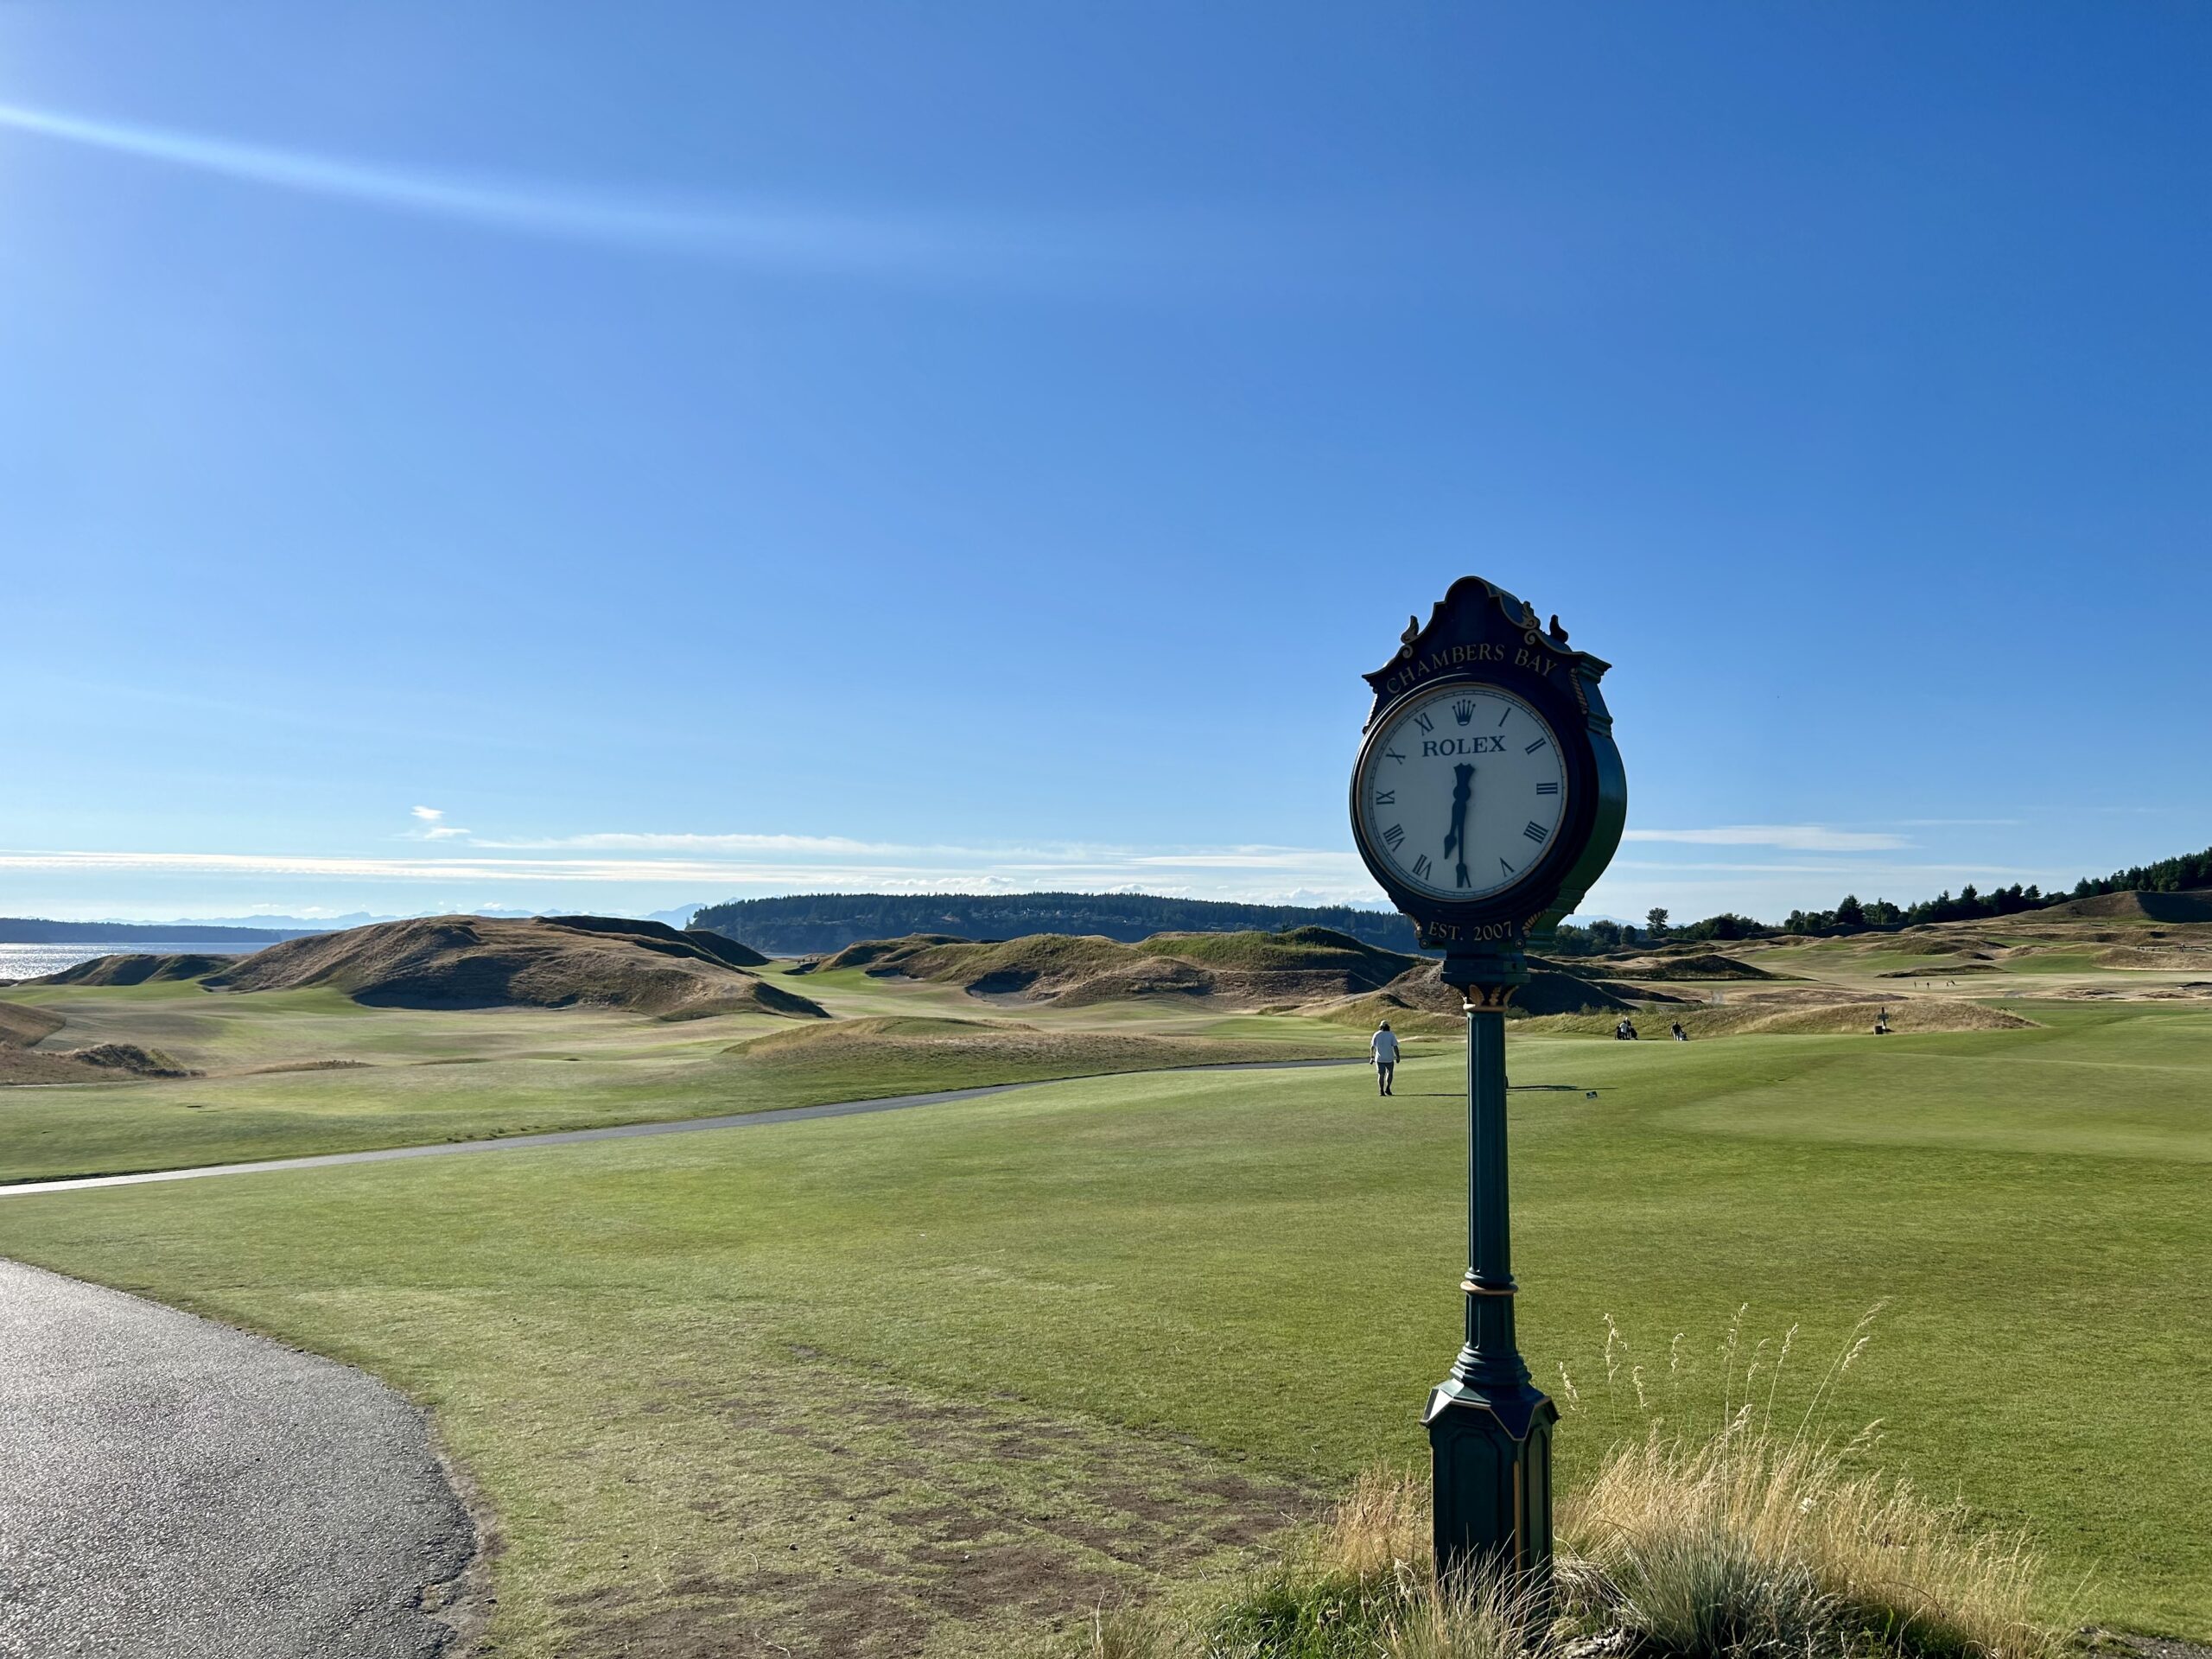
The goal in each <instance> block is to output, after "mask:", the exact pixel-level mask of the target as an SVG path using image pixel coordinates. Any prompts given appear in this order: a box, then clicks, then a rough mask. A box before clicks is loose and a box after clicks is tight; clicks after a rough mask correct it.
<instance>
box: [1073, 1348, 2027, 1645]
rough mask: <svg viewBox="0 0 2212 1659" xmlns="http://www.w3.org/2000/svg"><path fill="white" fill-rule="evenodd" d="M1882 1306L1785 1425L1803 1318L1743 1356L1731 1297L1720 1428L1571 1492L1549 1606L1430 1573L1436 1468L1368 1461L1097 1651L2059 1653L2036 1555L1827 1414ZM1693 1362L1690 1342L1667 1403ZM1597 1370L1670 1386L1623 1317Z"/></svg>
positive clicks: (1655, 1443)
mask: <svg viewBox="0 0 2212 1659" xmlns="http://www.w3.org/2000/svg"><path fill="white" fill-rule="evenodd" d="M1872 1318H1873V1315H1872V1314H1871V1313H1870V1314H1869V1315H1868V1316H1867V1318H1866V1319H1865V1320H1862V1321H1861V1322H1860V1325H1859V1328H1858V1329H1857V1330H1856V1331H1854V1332H1853V1334H1852V1338H1851V1340H1850V1341H1849V1342H1848V1343H1847V1345H1846V1347H1845V1349H1844V1351H1843V1352H1842V1353H1841V1354H1840V1355H1839V1356H1838V1357H1837V1358H1836V1361H1835V1362H1834V1363H1833V1364H1832V1365H1831V1366H1830V1367H1829V1369H1828V1371H1827V1375H1826V1376H1824V1377H1823V1378H1822V1379H1821V1382H1820V1383H1819V1385H1818V1386H1817V1387H1816V1388H1815V1389H1813V1391H1812V1394H1811V1397H1810V1399H1809V1400H1808V1402H1807V1404H1806V1406H1805V1408H1804V1411H1803V1414H1802V1417H1801V1418H1800V1419H1799V1421H1797V1422H1796V1425H1795V1426H1794V1427H1777V1426H1776V1424H1775V1422H1774V1421H1773V1416H1774V1408H1775V1402H1776V1398H1777V1394H1778V1392H1779V1385H1780V1384H1781V1383H1782V1380H1783V1372H1784V1370H1786V1368H1787V1366H1788V1363H1789V1352H1790V1349H1791V1346H1792V1344H1793V1340H1794V1337H1795V1334H1796V1333H1795V1332H1794V1331H1793V1332H1791V1333H1790V1334H1789V1335H1788V1336H1785V1337H1784V1338H1783V1339H1782V1341H1781V1343H1780V1344H1779V1346H1778V1347H1777V1346H1775V1345H1774V1344H1770V1343H1765V1342H1762V1343H1758V1344H1754V1345H1753V1346H1752V1347H1751V1349H1750V1351H1749V1352H1748V1353H1746V1352H1745V1350H1744V1348H1743V1346H1742V1341H1741V1337H1742V1330H1741V1321H1742V1315H1741V1314H1740V1313H1738V1319H1737V1321H1736V1323H1735V1324H1733V1325H1731V1326H1730V1329H1729V1332H1728V1337H1727V1340H1726V1344H1724V1346H1723V1348H1722V1351H1721V1352H1722V1357H1723V1360H1724V1367H1723V1372H1724V1377H1723V1382H1722V1388H1721V1398H1720V1400H1719V1402H1717V1403H1718V1407H1719V1414H1718V1418H1717V1423H1715V1422H1714V1421H1710V1420H1709V1421H1708V1422H1707V1425H1706V1426H1704V1427H1695V1426H1692V1427H1687V1428H1684V1427H1670V1426H1669V1423H1668V1422H1667V1421H1666V1420H1665V1419H1663V1418H1662V1417H1659V1416H1656V1415H1653V1416H1652V1417H1651V1418H1650V1428H1649V1433H1647V1434H1646V1435H1645V1436H1644V1438H1643V1440H1640V1441H1631V1442H1629V1443H1627V1444H1624V1445H1622V1446H1617V1447H1616V1448H1615V1449H1614V1450H1613V1451H1612V1452H1611V1454H1609V1455H1608V1456H1607V1457H1606V1458H1605V1460H1604V1461H1603V1463H1602V1464H1601V1465H1600V1466H1599V1470H1598V1472H1597V1475H1596V1477H1595V1478H1594V1479H1592V1481H1591V1482H1590V1483H1589V1484H1587V1485H1586V1486H1585V1487H1583V1488H1581V1489H1580V1490H1579V1491H1575V1492H1573V1494H1571V1495H1570V1496H1569V1497H1567V1499H1566V1500H1565V1501H1564V1502H1563V1503H1561V1505H1560V1512H1559V1536H1560V1555H1559V1559H1558V1561H1557V1563H1556V1573H1555V1580H1554V1587H1553V1592H1552V1594H1551V1596H1550V1597H1549V1598H1548V1599H1541V1598H1540V1597H1539V1596H1537V1595H1536V1594H1534V1593H1532V1592H1530V1591H1529V1590H1528V1589H1527V1588H1525V1587H1522V1586H1513V1585H1510V1584H1507V1583H1503V1582H1500V1581H1498V1580H1493V1579H1490V1578H1486V1577H1479V1576H1478V1577H1469V1578H1465V1579H1459V1580H1439V1579H1438V1577H1437V1575H1436V1573H1435V1571H1434V1568H1433V1563H1432V1561H1431V1559H1430V1554H1429V1491H1428V1483H1427V1479H1426V1478H1423V1477H1421V1476H1418V1475H1414V1474H1408V1473H1401V1472H1396V1471H1387V1470H1374V1471H1369V1472H1367V1473H1366V1474H1363V1475H1362V1476H1361V1477H1360V1478H1359V1479H1358V1480H1357V1482H1355V1483H1354V1484H1353V1486H1352V1488H1351V1491H1350V1492H1349V1493H1347V1494H1346V1496H1345V1497H1344V1500H1343V1501H1342V1502H1341V1503H1339V1504H1338V1506H1337V1508H1336V1509H1335V1510H1333V1511H1332V1514H1331V1515H1330V1516H1329V1517H1328V1519H1327V1520H1326V1521H1325V1522H1324V1523H1323V1524H1322V1525H1321V1526H1319V1527H1318V1528H1316V1529H1313V1530H1311V1531H1309V1532H1308V1533H1306V1534H1305V1535H1302V1536H1300V1538H1299V1539H1298V1540H1297V1541H1295V1542H1294V1543H1293V1544H1292V1545H1291V1546H1290V1547H1289V1548H1287V1550H1286V1551H1285V1552H1284V1553H1283V1554H1282V1555H1281V1557H1280V1558H1279V1559H1278V1560H1275V1561H1274V1562H1273V1563H1272V1564H1270V1565H1269V1566H1268V1567H1265V1568H1264V1569H1262V1570H1261V1571H1259V1572H1257V1573H1253V1574H1251V1575H1249V1576H1248V1577H1246V1578H1244V1579H1243V1580H1238V1581H1236V1582H1235V1583H1233V1584H1230V1585H1229V1586H1216V1587H1214V1588H1213V1589H1212V1590H1211V1592H1205V1593H1200V1594H1198V1595H1196V1596H1186V1597H1185V1599H1184V1600H1183V1601H1182V1602H1181V1603H1180V1604H1179V1605H1166V1606H1162V1607H1153V1608H1133V1609H1126V1610H1123V1611H1120V1612H1117V1613H1107V1612H1103V1611H1102V1612H1101V1613H1100V1614H1099V1615H1098V1616H1097V1617H1096V1618H1095V1619H1094V1620H1093V1622H1092V1624H1091V1626H1090V1632H1089V1643H1088V1652H1087V1655H1086V1659H1612V1656H1633V1659H1884V1656H1889V1659H2056V1655H2057V1654H2058V1653H2059V1652H2060V1650H2061V1648H2062V1643H2061V1642H2060V1639H2059V1637H2057V1635H2056V1633H2055V1632H2054V1631H2052V1630H2050V1629H2048V1628H2047V1627H2045V1626H2044V1625H2042V1624H2038V1623H2037V1621H2036V1620H2035V1619H2034V1618H2032V1617H2031V1611H2030V1610H2031V1606H2032V1605H2034V1602H2035V1599H2036V1595H2037V1579H2038V1577H2039V1573H2040V1563H2039V1561H2038V1560H2037V1557H2036V1556H2035V1554H2033V1553H2032V1552H2031V1550H2030V1548H2028V1546H2027V1543H2026V1541H2025V1540H2024V1539H2023V1538H2020V1537H2017V1536H2011V1535H1997V1534H1992V1533H1989V1532H1987V1531H1985V1530H1982V1529H1979V1528H1977V1527H1976V1526H1975V1525H1974V1522H1973V1520H1972V1518H1971V1516H1968V1515H1967V1513H1966V1512H1965V1511H1964V1510H1962V1509H1961V1508H1959V1507H1957V1506H1955V1505H1946V1504H1942V1503H1931V1502H1930V1501H1929V1500H1928V1499H1927V1498H1926V1497H1923V1495H1922V1494H1921V1493H1920V1492H1919V1491H1917V1490H1916V1488H1915V1487H1914V1486H1913V1484H1912V1483H1911V1482H1910V1480H1908V1479H1906V1478H1904V1477H1902V1476H1898V1475H1893V1474H1890V1473H1887V1472H1885V1471H1882V1470H1880V1469H1878V1468H1876V1467H1873V1466H1872V1465H1870V1464H1869V1462H1868V1459H1869V1457H1870V1455H1871V1453H1872V1450H1873V1447H1874V1446H1875V1445H1876V1443H1877V1435H1876V1433H1875V1430H1874V1428H1873V1427H1868V1428H1867V1429H1865V1430H1862V1431H1861V1432H1860V1433H1858V1434H1855V1435H1853V1436H1851V1437H1850V1438H1849V1439H1847V1440H1840V1441H1839V1440H1836V1439H1834V1437H1833V1436H1830V1435H1827V1434H1826V1433H1823V1432H1822V1431H1821V1427H1820V1424H1821V1417H1822V1414H1823V1412H1824V1411H1825V1410H1826V1408H1827V1404H1828V1402H1830V1400H1831V1399H1832V1396H1833V1394H1834V1388H1835V1385H1836V1384H1837V1383H1839V1382H1840V1381H1841V1379H1842V1378H1843V1376H1844V1375H1845V1374H1846V1373H1847V1372H1848V1371H1849V1370H1850V1369H1851V1367H1852V1364H1853V1362H1854V1361H1855V1360H1856V1359H1857V1358H1858V1357H1859V1355H1860V1353H1862V1352H1863V1351H1865V1348H1866V1343H1867V1340H1868V1338H1867V1336H1866V1326H1867V1325H1868V1324H1869V1323H1870V1322H1871V1321H1872ZM1770 1349H1771V1350H1772V1353H1771V1357H1770ZM1682 1358H1683V1356H1682V1338H1676V1339H1675V1343H1674V1344H1673V1345H1672V1347H1671V1348H1670V1349H1669V1367H1668V1383H1667V1388H1666V1390H1665V1393H1666V1401H1665V1403H1666V1404H1667V1405H1668V1406H1669V1408H1673V1407H1675V1406H1677V1405H1679V1404H1680V1403H1681V1390H1680V1387H1679V1383H1680V1378H1681V1375H1682V1374H1683V1373H1682ZM1739 1363H1740V1366H1741V1369H1740V1370H1739V1369H1738V1365H1739ZM1605 1367H1606V1373H1607V1384H1606V1385H1607V1386H1608V1387H1611V1386H1615V1385H1618V1384H1622V1383H1623V1379H1625V1384H1624V1386H1628V1387H1632V1388H1633V1389H1634V1390H1635V1392H1636V1395H1637V1399H1638V1401H1639V1402H1644V1403H1645V1404H1646V1408H1647V1411H1649V1410H1650V1409H1651V1408H1652V1407H1653V1405H1654V1403H1655V1396H1656V1395H1657V1394H1658V1392H1659V1390H1658V1389H1657V1387H1656V1380H1655V1382H1654V1383H1647V1382H1646V1379H1645V1378H1644V1376H1643V1368H1642V1367H1641V1366H1637V1365H1632V1364H1630V1362H1629V1357H1628V1349H1627V1344H1626V1342H1625V1341H1624V1339H1623V1338H1622V1337H1621V1335H1620V1332H1619V1331H1618V1328H1616V1327H1614V1326H1613V1325H1612V1324H1611V1321H1610V1320H1608V1321H1607V1340H1606V1350H1605ZM1564 1388H1565V1394H1566V1396H1567V1402H1568V1403H1569V1404H1570V1409H1572V1402H1573V1398H1574V1397H1575V1396H1574V1389H1573V1383H1571V1382H1566V1383H1565V1384H1564Z"/></svg>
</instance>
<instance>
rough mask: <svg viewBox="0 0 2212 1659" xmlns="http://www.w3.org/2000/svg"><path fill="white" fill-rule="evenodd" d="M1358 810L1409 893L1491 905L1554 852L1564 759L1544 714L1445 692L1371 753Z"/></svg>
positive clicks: (1384, 735) (1409, 711) (1417, 702)
mask: <svg viewBox="0 0 2212 1659" xmlns="http://www.w3.org/2000/svg"><path fill="white" fill-rule="evenodd" d="M1354 788H1355V791H1356V793H1355V795H1354V797H1353V799H1354V803H1355V806H1354V810H1356V811H1357V814H1358V817H1359V827H1360V831H1361V839H1362V840H1363V842H1366V844H1367V847H1368V849H1369V851H1370V854H1371V855H1372V856H1374V857H1375V858H1376V859H1377V860H1379V861H1381V862H1383V864H1385V865H1387V866H1388V867H1389V869H1390V870H1391V872H1392V873H1393V874H1395V877H1396V878H1397V880H1400V881H1402V882H1403V883H1404V884H1405V885H1406V886H1407V887H1413V888H1414V889H1416V890H1418V891H1419V892H1421V893H1427V894H1428V895H1429V896H1430V897H1432V898H1435V899H1444V900H1446V901H1451V900H1457V899H1486V898H1489V897H1490V896H1491V895H1492V894H1494V893H1501V892H1503V891H1504V890H1505V889H1506V888H1508V887H1512V886H1513V885H1514V884H1515V883H1516V882H1517V881H1519V880H1521V879H1522V876H1524V875H1525V874H1527V873H1528V871H1529V869H1530V868H1531V867H1533V866H1534V865H1535V862H1536V861H1538V860H1539V859H1541V857H1543V855H1545V853H1547V852H1548V851H1549V850H1550V849H1551V845H1552V842H1553V840H1554V837H1556V836H1558V834H1559V829H1560V823H1561V822H1562V820H1563V818H1564V817H1565V814H1566V811H1567V758H1566V757H1565V756H1564V755H1562V754H1561V753H1560V748H1559V738H1558V734H1556V733H1554V731H1553V730H1552V728H1551V727H1550V725H1549V724H1548V723H1547V722H1546V721H1545V720H1544V718H1543V716H1542V715H1539V714H1538V713H1537V712H1536V711H1535V709H1532V708H1530V707H1529V705H1528V704H1527V703H1525V702H1522V700H1521V699H1520V698H1518V697H1516V696H1513V695H1512V693H1510V692H1508V691H1501V690H1497V688H1495V687H1492V686H1470V685H1465V684H1461V685H1458V686H1440V687H1439V688H1437V690H1434V691H1433V692H1431V693H1429V694H1428V695H1427V696H1425V697H1418V698H1415V699H1414V700H1413V701H1411V702H1408V703H1406V704H1405V705H1404V706H1402V708H1400V709H1398V710H1397V712H1396V713H1395V714H1394V715H1391V717H1390V722H1389V725H1388V726H1386V727H1384V728H1383V730H1382V731H1380V732H1379V733H1377V734H1376V737H1375V740H1374V741H1372V742H1371V743H1370V744H1369V746H1368V747H1367V751H1366V753H1365V756H1364V758H1363V760H1362V762H1361V766H1360V772H1359V776H1358V778H1357V779H1356V780H1355V784H1354Z"/></svg>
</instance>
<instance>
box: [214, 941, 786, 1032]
mask: <svg viewBox="0 0 2212 1659" xmlns="http://www.w3.org/2000/svg"><path fill="white" fill-rule="evenodd" d="M603 919H605V918H598V917H589V918H575V917H569V918H562V919H559V920H554V919H533V920H530V921H508V920H503V919H497V918H490V917H482V916H434V917H429V918H424V919H422V920H418V921H406V922H382V923H378V924H376V925H372V926H369V927H356V928H351V929H348V930H347V931H345V932H342V933H323V934H317V935H315V937H313V938H303V939H288V940H286V941H285V942H284V943H283V944H272V945H270V947H269V948H268V949H267V950H261V951H257V953H255V954H254V955H252V956H251V957H244V958H242V959H240V960H239V961H238V963H237V964H236V965H235V966H233V967H231V968H229V969H226V970H225V971H224V972H222V973H219V974H216V975H213V976H210V977H209V978H207V980H206V981H204V983H205V984H206V985H207V987H208V988H210V989H213V990H225V991H240V992H251V991H277V990H296V989H301V988H306V987H309V986H326V987H328V988H332V989H334V990H339V991H342V992H344V993H345V994H346V995H348V996H350V997H352V998H353V1001H356V1002H360V1003H364V1004H366V1005H369V1006H371V1007H407V1008H483V1007H518V1006H519V1007H547V1008H570V1007H586V1008H621V1009H626V1010H629V1011H631V1012H633V1013H638V1014H657V1015H658V1016H660V1017H661V1018H663V1019H671V1020H680V1019H699V1018H703V1017H705V1016H707V1015H709V1014H738V1013H745V1012H748V1011H750V1012H760V1013H766V1014H786V1015H792V1016H797V1017H804V1018H812V1019H827V1018H828V1017H829V1015H828V1014H827V1013H826V1011H825V1010H823V1008H822V1007H820V1006H819V1005H818V1004H817V1003H815V1002H813V1001H810V1000H809V999H807V998H805V997H803V996H800V995H797V994H795V993H793V992H791V991H787V990H785V989H784V988H782V987H781V986H778V985H771V984H769V983H768V982H766V981H765V980H762V979H761V978H760V977H759V976H757V975H753V974H749V973H747V972H746V971H745V970H744V969H741V968H737V967H734V966H731V965H730V964H728V963H725V962H724V961H722V960H721V957H719V956H718V955H717V954H716V953H715V950H714V949H713V948H711V947H704V946H699V945H697V944H696V942H694V941H692V940H690V939H689V938H687V937H686V936H684V935H681V934H677V932H676V931H675V930H674V929H673V928H663V929H660V930H659V931H658V932H654V931H651V930H652V928H653V927H654V925H653V924H651V923H626V922H623V923H614V924H613V925H608V926H606V927H601V926H597V925H592V926H584V925H579V924H580V923H582V922H590V923H594V924H596V923H599V922H601V920H603ZM640 930H644V931H640ZM717 943H718V944H724V945H727V944H728V941H727V940H720V941H717ZM739 948H742V947H739Z"/></svg>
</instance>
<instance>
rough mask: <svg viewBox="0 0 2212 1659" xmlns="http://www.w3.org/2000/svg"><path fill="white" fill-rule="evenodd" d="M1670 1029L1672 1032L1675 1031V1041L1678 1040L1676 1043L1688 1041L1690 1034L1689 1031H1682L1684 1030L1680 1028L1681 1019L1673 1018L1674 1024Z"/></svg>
mask: <svg viewBox="0 0 2212 1659" xmlns="http://www.w3.org/2000/svg"><path fill="white" fill-rule="evenodd" d="M1671 1029H1672V1030H1673V1031H1674V1033H1675V1041H1676V1042H1678V1043H1687V1042H1688V1041H1689V1039H1690V1034H1689V1033H1688V1032H1687V1031H1684V1030H1683V1029H1682V1022H1681V1020H1675V1023H1674V1026H1673V1027H1671Z"/></svg>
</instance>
